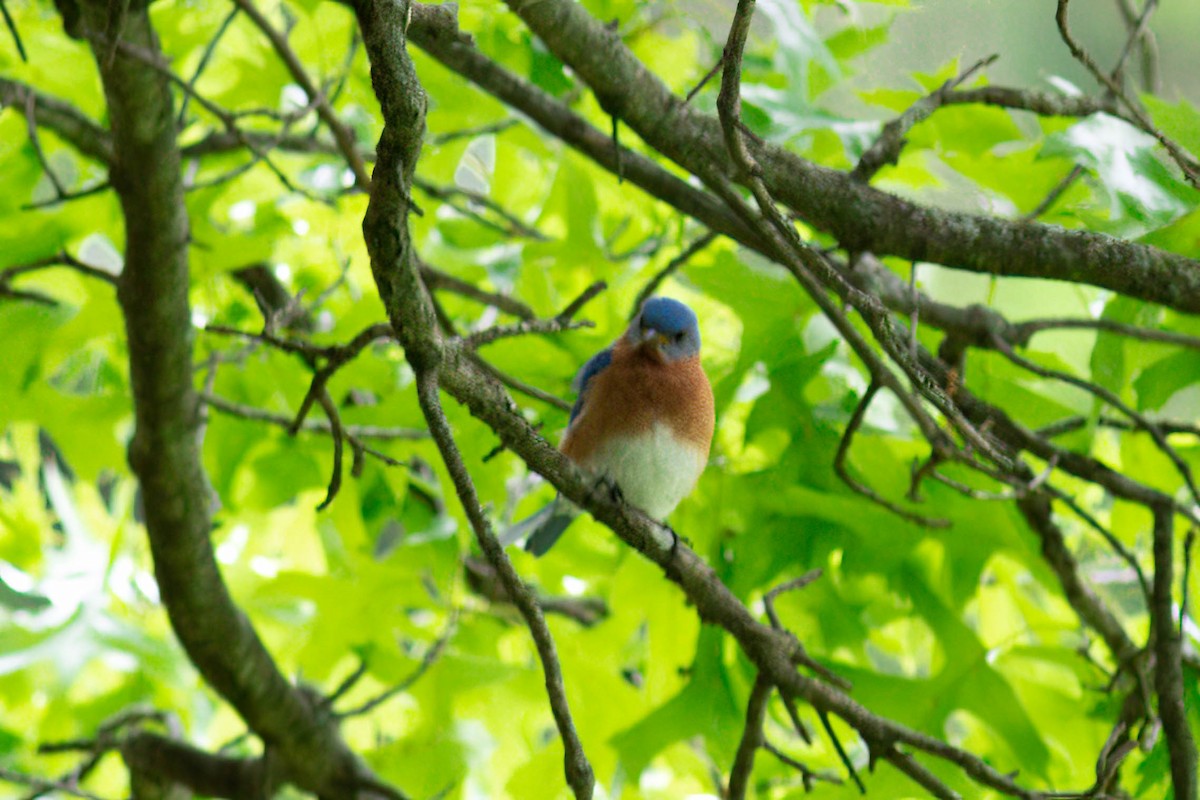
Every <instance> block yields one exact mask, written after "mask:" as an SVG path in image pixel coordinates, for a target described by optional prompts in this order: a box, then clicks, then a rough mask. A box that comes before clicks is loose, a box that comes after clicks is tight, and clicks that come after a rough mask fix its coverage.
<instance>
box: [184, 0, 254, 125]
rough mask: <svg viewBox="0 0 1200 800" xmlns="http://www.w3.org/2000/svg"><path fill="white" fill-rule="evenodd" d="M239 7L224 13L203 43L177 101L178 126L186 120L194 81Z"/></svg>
mask: <svg viewBox="0 0 1200 800" xmlns="http://www.w3.org/2000/svg"><path fill="white" fill-rule="evenodd" d="M240 11H241V9H239V8H237V7H234V8H232V9H230V11H229V13H228V14H226V15H225V19H223V20H222V21H221V24H220V26H219V27H218V28H217V31H216V33H214V34H213V35H212V36H211V37H210V38H209V40H208V42H207V43H206V44H205V45H204V52H202V53H201V54H200V60H199V61H198V62H197V63H196V69H194V70H193V71H192V79H191V80H189V81H188V89H189V91H186V92H184V93H183V99H182V100H180V101H179V115H178V116H177V117H176V118H175V124H176V125H178V126H179V127H180V128H182V127H183V125H184V122H185V121H186V120H187V108H188V102H189V101H190V100H191V99H192V92H193V91H195V89H196V82H197V81H198V80H200V76H201V75H202V74H203V73H204V70H205V69H206V68H207V67H208V62H209V61H210V60H211V59H212V57H213V53H215V52H216V51H217V44H218V43H220V41H221V39H222V38H224V36H225V32H226V31H228V30H229V26H230V25H232V24H233V21H234V19H236V18H237V15H238V13H239V12H240Z"/></svg>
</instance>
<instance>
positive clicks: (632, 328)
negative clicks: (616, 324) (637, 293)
mask: <svg viewBox="0 0 1200 800" xmlns="http://www.w3.org/2000/svg"><path fill="white" fill-rule="evenodd" d="M625 336H626V337H627V338H628V339H629V341H630V342H631V343H633V344H635V345H638V346H640V347H643V348H645V349H646V350H647V352H649V353H651V354H652V355H653V356H655V357H656V358H657V359H658V360H660V361H667V362H670V361H677V360H679V359H681V358H691V357H692V356H694V355H697V354H699V352H700V328H699V326H698V325H697V322H696V314H695V312H693V311H692V310H691V309H690V308H688V307H687V306H685V305H684V304H683V303H681V302H679V301H678V300H672V299H670V298H669V297H652V298H650V299H649V300H647V301H646V302H645V304H644V305H643V306H642V310H641V311H639V312H638V315H637V316H636V317H634V318H633V322H631V323H630V324H629V330H628V331H627V332H626V334H625Z"/></svg>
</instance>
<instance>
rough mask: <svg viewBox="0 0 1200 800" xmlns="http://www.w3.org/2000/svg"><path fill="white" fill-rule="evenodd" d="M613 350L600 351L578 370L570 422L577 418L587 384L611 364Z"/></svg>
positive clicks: (609, 348)
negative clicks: (575, 394)
mask: <svg viewBox="0 0 1200 800" xmlns="http://www.w3.org/2000/svg"><path fill="white" fill-rule="evenodd" d="M612 355H613V349H612V348H611V347H608V348H606V349H604V350H601V351H600V352H599V353H596V355H594V356H592V357H591V358H589V359H588V362H587V363H586V364H584V365H583V368H582V369H580V370H579V374H578V375H576V376H575V384H574V388H575V391H576V392H577V393H578V394H577V396H576V398H575V405H574V406H573V407H572V408H571V419H570V422H574V421H575V417H577V416H579V411H580V409H582V408H583V395H584V393H585V392H586V391H587V385H588V382H589V381H590V380H591V379H592V378H594V377H596V376H597V375H599V374H600V373H601V372H603V371H604V368H605V367H607V366H608V365H609V364H611V363H612Z"/></svg>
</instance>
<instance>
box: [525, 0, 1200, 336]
mask: <svg viewBox="0 0 1200 800" xmlns="http://www.w3.org/2000/svg"><path fill="white" fill-rule="evenodd" d="M509 5H510V7H511V8H512V9H513V10H514V11H515V12H516V13H517V14H518V15H520V16H521V18H522V19H523V20H524V21H525V23H526V24H527V25H529V27H530V28H531V29H532V30H533V31H534V33H536V34H537V35H538V36H539V37H540V38H541V39H542V40H543V41H544V42H545V43H546V44H547V46H548V47H549V48H550V50H551V51H552V52H553V53H554V54H555V55H556V56H558V58H559V59H561V60H562V61H563V62H564V63H565V64H567V65H569V66H570V67H571V68H572V69H573V70H574V71H575V72H576V73H577V74H578V75H579V76H580V77H581V78H582V79H583V80H584V81H585V82H586V83H587V84H588V85H589V86H591V88H592V90H593V91H594V92H595V94H596V97H597V99H598V100H599V102H600V105H601V106H602V107H603V108H605V109H606V110H607V111H608V112H609V113H611V114H614V115H616V116H618V117H620V118H621V120H622V121H624V122H625V123H626V124H628V125H629V126H630V127H631V128H632V129H633V130H634V131H636V132H637V133H638V134H639V135H640V136H641V137H642V139H644V140H645V141H646V143H647V144H648V145H649V146H650V147H652V148H654V149H655V150H658V151H659V152H661V153H663V154H664V155H665V156H667V157H668V158H670V159H672V160H673V161H675V162H676V163H678V164H679V165H680V166H682V167H683V168H684V169H687V170H689V171H691V172H694V173H696V174H704V173H705V172H706V171H709V170H712V169H718V170H720V171H721V172H723V173H724V174H725V175H726V176H733V175H735V174H736V170H735V168H734V165H733V163H732V160H731V157H730V155H729V153H728V152H727V149H726V146H725V142H724V138H723V134H722V130H721V125H720V123H719V122H718V120H717V119H715V118H714V117H712V116H711V115H708V114H704V113H702V112H700V111H697V110H696V109H695V108H693V107H692V106H691V105H687V104H685V103H684V102H683V100H682V99H681V98H678V97H676V96H674V95H673V94H672V93H671V92H670V90H669V89H668V88H667V87H666V86H665V85H664V84H663V82H662V81H661V80H660V79H659V78H658V76H656V75H655V74H653V73H652V72H650V71H649V70H648V69H646V67H645V66H644V65H643V64H642V63H641V62H640V61H638V60H637V59H636V58H635V57H634V56H633V54H632V53H631V52H630V51H629V50H628V48H627V47H626V46H625V45H624V43H623V42H622V41H621V39H620V37H619V36H617V34H615V33H614V32H612V31H611V30H609V29H608V28H607V27H606V26H604V25H603V24H601V23H600V22H599V21H597V20H596V19H594V18H593V17H591V16H590V14H589V13H588V11H587V10H586V8H585V7H584V6H581V5H579V4H577V3H572V2H567V0H539V1H538V2H521V0H510V2H509ZM746 147H747V149H748V151H749V155H750V156H751V157H752V158H753V160H754V161H755V162H756V163H757V164H758V165H759V167H761V170H762V178H763V181H764V183H765V184H766V187H767V189H768V190H769V191H770V192H771V194H772V195H773V196H774V197H776V198H778V199H779V200H780V201H782V202H783V203H785V204H787V205H788V206H789V207H790V208H792V209H794V210H795V211H796V212H797V213H798V214H799V215H800V216H801V217H802V218H803V219H805V220H806V221H808V222H809V223H810V224H812V225H813V226H815V227H817V228H819V229H821V230H824V231H827V232H829V233H830V234H831V235H832V236H834V238H836V239H837V240H838V241H839V242H840V243H841V244H842V245H843V246H845V247H847V248H850V249H852V250H856V251H863V250H869V251H871V252H874V253H878V254H885V255H895V256H900V257H902V258H907V259H910V260H915V261H931V262H935V263H939V264H944V265H946V266H948V267H953V268H957V269H965V270H969V271H973V272H983V273H988V274H993V275H1020V276H1025V277H1038V278H1048V279H1053V280H1064V281H1071V282H1075V283H1085V284H1090V285H1094V286H1101V287H1104V288H1107V289H1111V290H1113V291H1115V292H1119V293H1121V294H1126V295H1129V296H1131V297H1136V298H1139V299H1142V300H1148V301H1151V302H1155V303H1161V304H1163V305H1167V306H1171V307H1173V308H1177V309H1180V310H1182V311H1188V312H1200V265H1198V264H1197V263H1196V262H1195V261H1193V260H1191V259H1188V258H1184V257H1183V256H1180V255H1176V254H1174V253H1168V252H1165V251H1162V250H1158V249H1156V248H1153V247H1148V246H1146V245H1142V244H1136V243H1133V242H1127V241H1122V240H1119V239H1113V238H1111V237H1108V236H1105V235H1103V234H1096V233H1090V232H1084V231H1065V230H1062V229H1061V228H1053V227H1050V226H1046V225H1040V224H1032V223H1024V222H1012V221H1009V220H1003V219H997V218H993V217H983V216H974V215H969V214H961V213H955V212H947V211H941V210H935V209H931V208H927V207H924V206H919V205H917V204H914V203H912V202H909V201H907V200H903V199H901V198H898V197H896V196H894V195H890V194H887V193H885V192H881V191H879V190H877V189H874V188H871V187H869V186H864V185H862V184H861V183H860V182H858V181H855V180H853V179H852V178H850V176H849V175H847V174H845V173H842V172H839V171H836V170H832V169H828V168H825V167H821V166H818V165H816V164H813V163H811V162H809V161H805V160H804V159H802V158H799V157H798V156H796V155H795V154H793V153H790V152H788V151H786V150H784V149H783V148H780V147H777V146H775V145H772V144H769V143H765V142H759V141H754V140H748V141H747V142H746Z"/></svg>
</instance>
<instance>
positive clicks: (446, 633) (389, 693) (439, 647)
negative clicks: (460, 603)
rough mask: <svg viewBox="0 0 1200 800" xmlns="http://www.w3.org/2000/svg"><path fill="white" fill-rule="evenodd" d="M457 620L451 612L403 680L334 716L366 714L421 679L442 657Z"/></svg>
mask: <svg viewBox="0 0 1200 800" xmlns="http://www.w3.org/2000/svg"><path fill="white" fill-rule="evenodd" d="M457 622H458V616H457V614H451V615H450V619H449V621H447V623H446V628H445V630H443V631H442V634H441V635H440V636H438V638H437V640H436V641H434V643H433V644H432V645H430V646H429V649H427V650H426V651H425V655H424V656H423V657H422V658H421V663H420V664H418V665H417V667H416V669H414V670H413V671H412V672H411V673H409V674H408V675H407V676H405V677H404V679H403V680H401V681H400V682H399V683H397V684H395V685H394V686H390V687H388V688H387V689H385V690H384V691H382V692H380V693H379V694H377V695H375V696H374V697H372V698H371V699H370V700H367V701H366V702H365V703H362V704H361V705H358V706H355V707H354V708H350V709H346V710H345V711H339V712H337V715H336V716H337V717H338V719H346V718H347V717H359V716H362V715H363V714H368V713H370V712H371V711H374V710H375V709H376V708H378V707H379V706H381V705H383V704H384V703H386V702H387V701H388V700H391V699H392V698H393V697H395V696H396V695H398V694H400V693H401V692H406V691H408V690H409V689H410V688H411V687H412V686H413V684H415V683H416V682H417V681H419V680H421V678H422V677H423V676H424V675H425V673H426V672H428V671H429V668H430V667H432V666H433V665H434V663H436V662H437V660H438V659H439V658H441V657H442V653H443V652H444V651H445V649H446V645H447V644H449V643H450V640H451V639H452V638H454V632H455V630H456V629H457Z"/></svg>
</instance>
